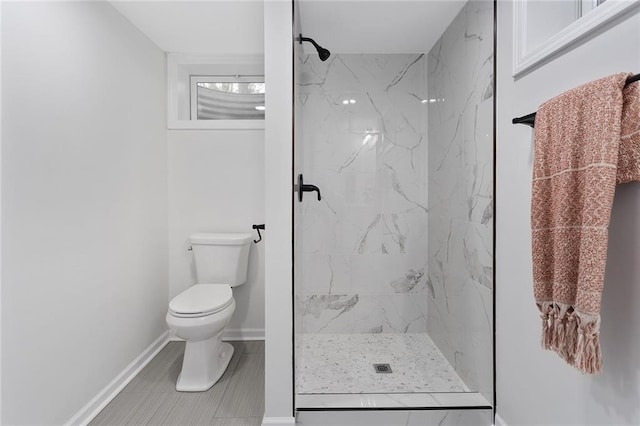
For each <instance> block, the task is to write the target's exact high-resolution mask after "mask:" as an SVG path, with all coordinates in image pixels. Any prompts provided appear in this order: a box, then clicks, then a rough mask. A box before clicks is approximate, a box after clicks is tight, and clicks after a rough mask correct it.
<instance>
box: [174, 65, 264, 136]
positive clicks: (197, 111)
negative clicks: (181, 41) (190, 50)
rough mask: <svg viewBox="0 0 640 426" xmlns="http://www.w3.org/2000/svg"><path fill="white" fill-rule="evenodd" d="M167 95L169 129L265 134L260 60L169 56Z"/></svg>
mask: <svg viewBox="0 0 640 426" xmlns="http://www.w3.org/2000/svg"><path fill="white" fill-rule="evenodd" d="M167 95H168V96H167V113H168V114H167V126H168V128H169V129H210V130H215V129H228V130H234V129H237V130H252V129H253V130H261V129H264V117H265V81H264V57H263V55H233V56H217V55H193V54H181V53H168V54H167Z"/></svg>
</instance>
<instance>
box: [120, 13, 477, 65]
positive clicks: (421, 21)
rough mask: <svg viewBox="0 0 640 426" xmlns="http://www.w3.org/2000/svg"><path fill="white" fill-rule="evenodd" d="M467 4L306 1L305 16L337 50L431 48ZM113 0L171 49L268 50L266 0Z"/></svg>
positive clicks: (308, 28) (308, 26)
mask: <svg viewBox="0 0 640 426" xmlns="http://www.w3.org/2000/svg"><path fill="white" fill-rule="evenodd" d="M266 1H275V0H266ZM464 3H465V2H464V1H459V0H441V1H433V0H412V1H403V0H343V1H336V0H300V2H299V19H300V24H301V28H302V32H303V35H305V36H307V37H312V38H314V39H315V40H316V41H317V42H318V43H320V44H321V45H322V46H324V47H326V48H327V49H329V50H330V51H331V52H333V53H416V52H428V51H429V50H430V49H431V47H432V46H433V44H434V43H435V42H436V41H437V39H438V38H439V37H440V35H441V34H442V33H443V32H444V30H445V29H446V28H447V26H448V25H449V24H450V23H451V21H452V20H453V18H454V17H455V16H456V15H457V13H458V12H459V11H460V9H461V8H462V6H463V5H464ZM111 4H112V5H113V6H114V7H115V8H116V9H117V10H118V11H119V12H120V13H121V14H122V15H124V16H125V17H126V18H127V19H128V20H129V21H131V23H133V24H134V25H135V26H136V27H138V28H139V29H140V31H142V32H143V33H144V34H145V35H146V36H147V37H149V38H150V39H151V40H152V41H153V42H154V43H155V44H157V45H158V46H159V47H160V48H161V49H162V50H164V51H166V52H179V53H207V54H216V55H234V54H263V53H264V35H263V32H264V25H263V20H264V3H263V2H262V1H255V0H233V1H229V0H224V1H223V0H209V1H112V2H111ZM306 47H307V48H309V47H310V46H306Z"/></svg>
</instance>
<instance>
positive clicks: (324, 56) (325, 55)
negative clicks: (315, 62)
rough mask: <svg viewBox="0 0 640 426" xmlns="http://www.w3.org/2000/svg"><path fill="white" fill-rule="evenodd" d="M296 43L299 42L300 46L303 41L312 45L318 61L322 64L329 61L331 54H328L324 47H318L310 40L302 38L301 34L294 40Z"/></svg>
mask: <svg viewBox="0 0 640 426" xmlns="http://www.w3.org/2000/svg"><path fill="white" fill-rule="evenodd" d="M296 41H298V42H300V44H302V42H303V41H308V42H309V43H311V44H313V47H315V48H316V50H317V51H318V56H320V60H321V61H323V62H324V61H326V60H327V59H329V56H331V52H329V51H328V50H327V49H325V48H324V47H322V46H320V45H319V44H318V43H316V41H315V40H314V39H312V38H309V37H302V34H300V35H298V38H297V39H296Z"/></svg>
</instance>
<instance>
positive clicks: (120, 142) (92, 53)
mask: <svg viewBox="0 0 640 426" xmlns="http://www.w3.org/2000/svg"><path fill="white" fill-rule="evenodd" d="M2 21H3V22H2V58H3V61H2V88H3V91H2V113H3V116H2V207H3V211H2V220H3V222H2V227H3V235H2V246H3V248H4V250H3V253H2V254H3V258H2V264H3V266H4V268H3V271H2V387H3V389H4V390H5V391H4V392H3V395H2V396H3V399H2V408H3V410H2V415H3V416H2V423H3V424H62V423H63V422H65V421H67V420H68V419H69V418H70V417H71V416H72V415H73V414H74V413H76V412H77V411H78V410H79V409H80V408H81V407H82V406H83V405H84V404H85V403H87V402H88V401H89V400H90V399H91V398H92V397H93V396H95V395H96V394H97V393H98V392H99V391H100V390H101V389H102V388H103V387H104V386H105V385H106V384H107V383H109V382H110V381H111V380H112V379H113V378H114V377H115V376H116V375H117V374H118V373H119V372H121V371H122V370H123V369H124V368H125V367H126V366H127V365H128V364H129V363H130V362H131V361H132V360H133V359H134V358H136V356H138V355H139V354H140V353H141V352H142V351H143V350H144V349H145V348H146V347H148V346H149V344H150V343H151V342H153V341H154V340H155V339H156V338H158V337H159V336H160V335H161V334H162V333H163V332H164V331H165V329H166V325H165V321H164V315H165V313H166V307H167V305H166V301H167V293H168V280H167V275H168V271H167V225H166V224H167V208H166V205H167V182H166V174H167V158H166V157H167V151H166V133H165V128H166V122H165V111H166V108H165V78H164V74H165V73H164V61H165V59H164V54H163V52H162V51H161V50H160V49H159V48H157V47H156V46H155V45H154V44H152V43H151V42H150V41H149V40H148V39H147V38H146V37H144V36H143V35H142V34H141V33H140V32H139V31H137V30H136V29H135V28H134V27H133V26H132V25H131V24H130V23H129V22H128V21H126V20H125V19H124V18H123V17H122V16H120V15H119V14H118V13H117V12H116V11H115V10H114V9H113V8H112V7H111V6H110V5H108V4H106V3H93V2H73V3H7V2H3V3H2Z"/></svg>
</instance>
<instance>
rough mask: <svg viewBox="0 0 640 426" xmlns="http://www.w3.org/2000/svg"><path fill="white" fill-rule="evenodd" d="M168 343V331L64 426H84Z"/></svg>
mask: <svg viewBox="0 0 640 426" xmlns="http://www.w3.org/2000/svg"><path fill="white" fill-rule="evenodd" d="M168 342H169V331H165V332H164V333H162V335H161V336H160V337H158V338H157V339H156V340H155V341H154V342H153V343H152V344H151V345H149V347H148V348H147V349H145V350H144V351H143V352H142V353H141V354H140V355H138V357H137V358H136V359H134V360H133V361H132V362H131V364H129V365H127V366H126V367H125V369H124V370H122V372H121V373H120V374H118V375H117V376H116V378H115V379H113V380H112V381H111V383H109V384H108V385H107V386H105V387H104V389H102V390H101V391H100V392H98V394H97V395H96V396H95V397H93V399H92V400H91V401H89V402H88V403H87V405H85V406H84V407H82V408H81V409H80V411H78V412H77V413H76V414H75V415H74V416H73V417H71V419H69V420H68V421H67V422H66V423H65V426H70V425H86V424H88V423H89V422H90V421H91V420H93V418H94V417H95V416H97V415H98V413H100V411H102V410H103V409H104V407H106V406H107V404H108V403H110V402H111V401H112V400H113V398H115V397H116V395H118V393H120V391H121V390H122V389H123V388H124V387H125V386H126V385H127V384H128V383H129V382H130V381H131V380H132V379H133V378H134V377H135V376H136V374H138V373H139V372H140V370H142V369H143V368H144V366H145V365H147V364H148V363H149V361H151V360H152V359H153V357H154V356H156V355H157V354H158V352H160V351H161V350H162V348H164V347H165V345H166V344H167V343H168Z"/></svg>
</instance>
